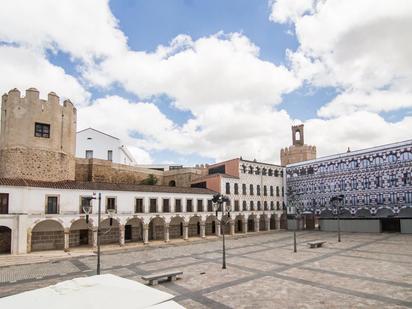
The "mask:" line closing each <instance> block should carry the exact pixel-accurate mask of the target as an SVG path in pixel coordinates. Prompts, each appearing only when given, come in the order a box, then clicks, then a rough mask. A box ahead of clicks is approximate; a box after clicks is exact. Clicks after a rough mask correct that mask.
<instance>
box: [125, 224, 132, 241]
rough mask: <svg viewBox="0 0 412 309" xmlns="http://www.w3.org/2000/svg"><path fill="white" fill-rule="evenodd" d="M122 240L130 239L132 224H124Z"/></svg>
mask: <svg viewBox="0 0 412 309" xmlns="http://www.w3.org/2000/svg"><path fill="white" fill-rule="evenodd" d="M124 240H125V241H131V240H132V226H131V225H130V224H126V225H125V226H124Z"/></svg>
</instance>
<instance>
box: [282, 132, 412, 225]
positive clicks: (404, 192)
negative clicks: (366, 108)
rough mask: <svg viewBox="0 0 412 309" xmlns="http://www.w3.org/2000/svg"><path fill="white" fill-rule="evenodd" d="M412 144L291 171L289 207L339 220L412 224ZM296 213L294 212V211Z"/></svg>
mask: <svg viewBox="0 0 412 309" xmlns="http://www.w3.org/2000/svg"><path fill="white" fill-rule="evenodd" d="M411 173H412V140H408V141H405V142H399V143H394V144H387V145H383V146H378V147H373V148H368V149H364V150H359V151H353V152H347V153H343V154H337V155H333V156H328V157H323V158H319V159H317V160H311V161H306V162H301V163H295V164H290V165H288V166H287V172H286V175H287V176H286V177H287V188H288V192H289V193H290V196H288V200H289V205H293V206H297V207H299V208H300V209H301V210H303V211H306V212H314V213H315V214H317V215H319V216H320V217H321V218H322V217H324V218H327V217H334V215H335V214H336V206H334V205H332V204H331V198H332V197H334V196H337V195H343V196H344V200H343V202H342V205H341V209H342V210H341V212H340V216H341V217H344V218H345V217H346V218H408V217H409V218H412V208H411V206H412V175H411ZM292 211H293V210H292Z"/></svg>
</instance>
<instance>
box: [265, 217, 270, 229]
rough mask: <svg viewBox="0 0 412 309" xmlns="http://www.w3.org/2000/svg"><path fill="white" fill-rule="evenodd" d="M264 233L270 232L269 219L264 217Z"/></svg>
mask: <svg viewBox="0 0 412 309" xmlns="http://www.w3.org/2000/svg"><path fill="white" fill-rule="evenodd" d="M265 222H266V223H265V224H266V231H270V217H268V216H266V218H265Z"/></svg>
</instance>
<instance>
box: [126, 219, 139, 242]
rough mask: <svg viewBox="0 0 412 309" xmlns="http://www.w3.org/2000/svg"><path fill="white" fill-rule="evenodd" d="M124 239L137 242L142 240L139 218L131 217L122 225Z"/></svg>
mask: <svg viewBox="0 0 412 309" xmlns="http://www.w3.org/2000/svg"><path fill="white" fill-rule="evenodd" d="M124 241H125V242H139V241H143V220H142V219H140V218H137V217H136V218H131V219H129V220H127V221H126V224H125V225H124Z"/></svg>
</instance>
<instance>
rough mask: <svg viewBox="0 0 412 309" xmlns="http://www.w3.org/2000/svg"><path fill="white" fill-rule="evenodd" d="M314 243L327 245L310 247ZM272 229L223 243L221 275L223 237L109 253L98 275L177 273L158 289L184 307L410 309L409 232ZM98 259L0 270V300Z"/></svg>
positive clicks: (78, 271) (88, 271)
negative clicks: (338, 236)
mask: <svg viewBox="0 0 412 309" xmlns="http://www.w3.org/2000/svg"><path fill="white" fill-rule="evenodd" d="M311 240H326V241H327V244H326V245H325V247H323V248H317V249H309V248H308V246H307V245H306V243H307V242H308V241H311ZM292 241H293V233H291V232H286V231H276V232H270V233H264V234H255V235H253V234H250V235H248V236H247V237H239V238H230V237H229V238H228V240H227V266H228V267H227V269H226V270H222V269H221V266H222V264H221V263H222V253H221V248H222V242H221V240H220V239H209V240H203V241H202V240H199V241H198V242H194V243H190V244H182V243H178V244H173V243H171V244H168V245H163V246H158V247H153V246H151V247H143V248H134V249H129V250H127V251H122V252H108V253H105V254H103V256H102V269H103V273H112V274H115V275H119V276H121V277H124V278H129V279H132V280H136V281H139V282H142V281H141V278H140V277H141V276H142V275H145V274H150V273H154V272H161V271H166V270H167V271H168V270H181V271H183V272H184V274H183V277H182V279H180V280H177V281H175V282H164V283H161V284H160V285H158V286H156V288H158V289H160V290H163V291H166V292H169V293H171V294H174V295H176V298H175V299H176V301H177V302H178V303H180V304H182V305H183V306H185V307H187V308H408V307H412V235H400V234H348V233H344V234H343V235H342V242H341V243H338V242H337V239H336V234H335V233H326V232H317V231H316V232H309V231H301V232H299V233H298V252H297V253H293V245H292ZM95 265H96V257H95V256H79V257H73V258H68V259H61V260H57V261H50V262H47V263H36V264H28V265H19V266H6V267H2V268H1V269H0V296H7V295H12V294H16V293H19V292H22V291H25V290H31V289H34V288H39V287H43V286H47V285H50V284H54V283H57V282H59V281H63V280H67V279H71V278H75V277H80V276H88V275H93V274H94V271H95Z"/></svg>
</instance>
